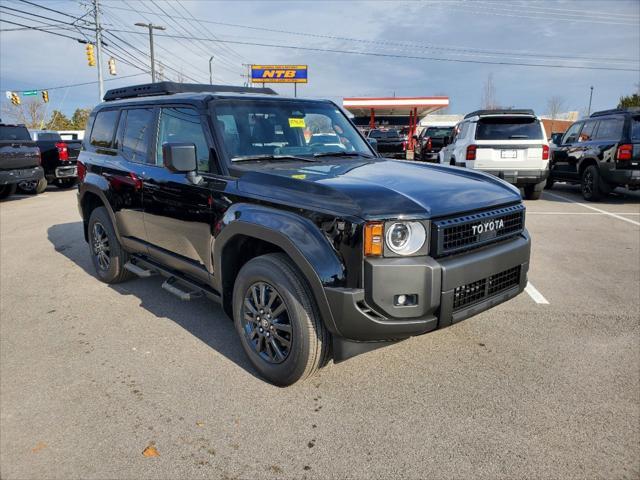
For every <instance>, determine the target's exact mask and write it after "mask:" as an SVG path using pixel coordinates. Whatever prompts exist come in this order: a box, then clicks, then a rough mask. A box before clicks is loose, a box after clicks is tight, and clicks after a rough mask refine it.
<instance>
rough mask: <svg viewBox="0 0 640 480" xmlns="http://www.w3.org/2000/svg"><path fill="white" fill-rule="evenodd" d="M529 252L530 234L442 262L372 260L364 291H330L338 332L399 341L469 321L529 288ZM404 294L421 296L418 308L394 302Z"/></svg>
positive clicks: (426, 259)
mask: <svg viewBox="0 0 640 480" xmlns="http://www.w3.org/2000/svg"><path fill="white" fill-rule="evenodd" d="M530 251H531V239H530V237H529V234H528V233H527V231H526V230H525V231H524V232H523V233H522V234H520V235H518V236H517V237H515V238H512V239H510V240H506V241H504V242H502V243H499V244H494V245H491V246H487V247H484V248H480V249H478V250H475V251H473V252H470V253H466V254H460V255H454V256H451V257H445V258H441V259H437V260H436V259H433V258H431V257H411V258H384V259H373V260H370V259H367V260H366V261H365V269H364V277H365V288H364V289H346V288H325V293H326V296H327V299H328V301H329V306H330V307H331V312H332V314H333V318H334V320H335V322H336V327H337V329H338V332H337V333H338V334H339V335H340V336H342V337H344V338H346V339H348V340H353V341H358V342H375V341H394V340H401V339H403V338H407V337H410V336H414V335H420V334H423V333H427V332H430V331H432V330H435V329H437V328H443V327H447V326H449V325H451V324H453V323H456V322H459V321H461V320H464V319H466V318H469V317H471V316H473V315H476V314H478V313H480V312H482V311H484V310H487V309H489V308H491V307H494V306H496V305H498V304H500V303H502V302H505V301H507V300H509V299H510V298H513V297H515V296H516V295H518V294H519V293H520V292H522V291H523V290H524V288H525V286H526V284H527V271H528V270H529V256H530ZM507 279H508V282H507ZM501 285H504V288H499V287H500V286H501ZM403 294H405V295H406V294H410V295H416V296H417V299H418V301H417V303H416V305H413V306H408V307H407V306H395V305H394V298H395V297H396V296H397V295H403ZM467 300H468V301H467ZM465 302H466V303H465Z"/></svg>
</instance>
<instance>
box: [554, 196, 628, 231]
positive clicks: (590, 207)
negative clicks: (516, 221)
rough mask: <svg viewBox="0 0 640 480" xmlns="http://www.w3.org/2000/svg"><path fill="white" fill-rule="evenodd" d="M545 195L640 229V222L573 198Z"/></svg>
mask: <svg viewBox="0 0 640 480" xmlns="http://www.w3.org/2000/svg"><path fill="white" fill-rule="evenodd" d="M544 194H545V195H549V196H551V197H556V198H559V199H561V200H566V201H567V202H571V203H575V204H576V205H580V206H581V207H584V208H588V209H589V210H595V211H596V212H599V213H603V214H605V215H608V216H610V217H613V218H617V219H618V220H622V221H624V222H628V223H631V224H633V225H637V226H639V227H640V222H636V221H635V220H631V219H630V218H625V217H621V216H620V215H617V214H615V213H611V212H606V211H604V210H600V209H599V208H596V207H592V206H591V205H587V204H585V203H581V202H576V201H575V200H572V199H571V198H567V197H565V196H564V195H558V194H557V193H551V192H544Z"/></svg>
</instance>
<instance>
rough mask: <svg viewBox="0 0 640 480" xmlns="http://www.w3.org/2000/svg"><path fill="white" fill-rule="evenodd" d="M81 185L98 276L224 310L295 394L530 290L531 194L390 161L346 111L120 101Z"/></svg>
mask: <svg viewBox="0 0 640 480" xmlns="http://www.w3.org/2000/svg"><path fill="white" fill-rule="evenodd" d="M312 137H313V138H316V139H318V138H323V137H324V138H327V139H328V140H327V142H328V143H326V144H325V143H322V142H319V141H314V142H312V141H311V139H312ZM336 137H338V140H336ZM337 142H339V144H337ZM78 177H79V181H80V185H79V193H78V205H79V210H80V214H81V215H82V218H83V223H84V234H85V238H86V240H87V241H88V243H89V246H90V252H91V258H92V260H93V263H94V266H95V269H96V272H97V276H98V278H100V279H101V280H102V281H104V282H107V283H115V282H120V281H123V280H125V279H126V278H128V277H130V276H131V275H137V276H139V277H147V276H150V275H153V274H159V275H162V276H164V277H166V278H167V280H166V281H165V282H164V284H163V288H164V289H166V290H167V291H169V292H171V293H172V294H174V295H176V296H177V297H178V298H181V299H183V300H188V299H191V298H193V297H196V296H206V297H209V298H212V299H214V300H216V301H219V302H220V303H221V304H222V306H223V308H224V311H225V312H226V313H227V314H228V315H229V316H230V317H231V318H232V319H233V321H234V323H235V327H236V330H237V332H238V335H239V337H240V340H241V344H242V346H243V349H244V350H245V352H246V354H247V355H248V357H249V359H250V360H251V362H252V363H253V365H255V367H256V368H257V370H258V371H259V372H260V373H261V374H262V375H263V376H264V377H266V378H267V379H268V380H269V381H271V382H273V383H275V384H278V385H289V384H291V383H294V382H296V381H298V380H301V379H303V378H305V377H307V376H309V375H310V374H311V373H313V372H314V371H315V370H316V369H318V368H319V367H320V366H322V365H323V364H324V363H325V362H327V361H328V358H329V354H330V353H332V355H333V358H334V361H335V362H339V361H342V360H345V359H347V358H349V357H352V356H354V355H357V354H359V353H363V352H365V351H368V350H372V349H374V348H377V347H380V346H383V345H386V344H389V343H392V342H396V341H399V340H402V339H405V338H408V337H410V336H413V335H420V334H423V333H426V332H430V331H432V330H435V329H437V328H442V327H446V326H448V325H451V324H453V323H455V322H458V321H460V320H463V319H465V318H468V317H470V316H472V315H475V314H477V313H480V312H482V311H484V310H486V309H488V308H491V307H493V306H495V305H498V304H499V303H502V302H504V301H506V300H508V299H510V298H512V297H515V296H516V295H518V294H519V293H520V292H521V291H522V290H523V289H524V287H525V285H526V281H527V270H528V267H529V252H530V239H529V235H528V233H527V231H526V230H525V228H524V218H525V215H524V206H523V204H522V201H521V198H520V193H519V192H518V190H517V189H515V188H514V187H512V186H510V185H508V184H506V183H505V182H503V181H502V180H500V179H498V178H496V177H493V176H488V175H485V174H482V173H477V172H473V171H469V170H464V169H453V168H450V167H446V166H439V165H426V164H418V163H414V162H405V161H394V160H389V159H386V158H382V157H380V156H378V155H377V154H376V152H375V151H374V150H373V149H372V148H371V147H370V146H369V144H368V143H367V141H366V139H365V138H364V137H363V136H362V135H361V134H360V133H359V132H358V130H357V129H356V127H355V126H354V125H353V124H352V123H351V122H350V120H349V119H348V118H347V116H346V115H345V114H344V113H343V111H342V110H341V109H340V108H339V107H338V106H336V105H335V104H334V103H332V102H330V101H324V100H323V101H321V100H301V99H298V98H284V97H280V96H277V95H275V94H274V92H273V91H272V90H270V89H251V88H240V87H222V86H221V87H218V86H211V85H188V84H173V83H167V82H162V83H156V84H150V85H141V86H135V87H127V88H122V89H117V90H110V91H108V92H107V94H106V95H105V102H104V103H102V104H100V105H98V106H97V107H96V108H95V110H94V111H93V113H92V114H91V117H90V119H89V123H88V126H87V132H86V135H85V140H84V145H83V150H82V151H81V153H80V157H79V161H78Z"/></svg>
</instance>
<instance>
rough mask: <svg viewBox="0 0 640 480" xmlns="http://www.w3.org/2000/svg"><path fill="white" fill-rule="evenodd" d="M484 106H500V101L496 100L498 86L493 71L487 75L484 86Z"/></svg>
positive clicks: (488, 107)
mask: <svg viewBox="0 0 640 480" xmlns="http://www.w3.org/2000/svg"><path fill="white" fill-rule="evenodd" d="M481 102H482V108H484V109H487V110H491V109H494V108H499V106H498V101H497V100H496V87H495V85H494V83H493V73H490V74H489V75H488V76H487V80H486V81H485V82H484V86H483V87H482V100H481Z"/></svg>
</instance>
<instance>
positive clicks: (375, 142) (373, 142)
mask: <svg viewBox="0 0 640 480" xmlns="http://www.w3.org/2000/svg"><path fill="white" fill-rule="evenodd" d="M367 141H368V142H369V145H371V148H373V149H374V150H375V151H376V152H377V151H378V140H376V139H375V138H372V137H369V138H367Z"/></svg>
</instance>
